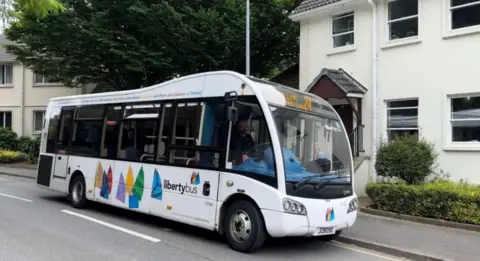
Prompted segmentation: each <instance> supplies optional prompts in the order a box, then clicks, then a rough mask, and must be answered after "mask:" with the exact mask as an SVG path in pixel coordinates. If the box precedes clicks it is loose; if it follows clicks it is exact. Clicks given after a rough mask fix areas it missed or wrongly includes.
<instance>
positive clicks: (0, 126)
mask: <svg viewBox="0 0 480 261" xmlns="http://www.w3.org/2000/svg"><path fill="white" fill-rule="evenodd" d="M6 113H10V115H11V118H12V120H11V124H12V125H11V126H10V128H11V129H13V112H12V111H0V114H4V115H3V122H0V128H5V124H6V123H7V117H5V114H6Z"/></svg>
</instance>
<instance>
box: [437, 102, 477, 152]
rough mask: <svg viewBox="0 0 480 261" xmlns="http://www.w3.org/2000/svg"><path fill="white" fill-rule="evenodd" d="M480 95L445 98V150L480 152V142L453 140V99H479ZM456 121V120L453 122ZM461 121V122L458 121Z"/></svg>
mask: <svg viewBox="0 0 480 261" xmlns="http://www.w3.org/2000/svg"><path fill="white" fill-rule="evenodd" d="M478 96H480V93H457V94H447V95H446V96H445V105H446V106H445V110H444V111H445V116H444V117H445V120H444V123H445V124H444V130H445V131H444V133H445V141H444V142H445V143H444V146H443V149H444V150H447V151H449V150H451V151H480V142H476V141H453V140H452V135H453V131H452V118H451V117H452V115H451V111H452V99H458V98H466V97H478ZM472 120H480V118H479V119H463V120H461V121H472ZM453 121H456V120H453ZM458 121H460V120H458Z"/></svg>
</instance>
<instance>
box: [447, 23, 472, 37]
mask: <svg viewBox="0 0 480 261" xmlns="http://www.w3.org/2000/svg"><path fill="white" fill-rule="evenodd" d="M478 33H480V25H475V26H470V27H464V28H460V29H453V30H448V31H444V32H443V39H450V38H455V37H460V36H466V35H471V34H478Z"/></svg>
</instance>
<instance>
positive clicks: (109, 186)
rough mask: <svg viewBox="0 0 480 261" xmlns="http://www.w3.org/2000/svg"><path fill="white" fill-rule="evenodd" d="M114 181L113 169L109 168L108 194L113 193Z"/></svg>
mask: <svg viewBox="0 0 480 261" xmlns="http://www.w3.org/2000/svg"><path fill="white" fill-rule="evenodd" d="M112 179H113V173H112V167H108V172H107V180H108V194H110V193H112Z"/></svg>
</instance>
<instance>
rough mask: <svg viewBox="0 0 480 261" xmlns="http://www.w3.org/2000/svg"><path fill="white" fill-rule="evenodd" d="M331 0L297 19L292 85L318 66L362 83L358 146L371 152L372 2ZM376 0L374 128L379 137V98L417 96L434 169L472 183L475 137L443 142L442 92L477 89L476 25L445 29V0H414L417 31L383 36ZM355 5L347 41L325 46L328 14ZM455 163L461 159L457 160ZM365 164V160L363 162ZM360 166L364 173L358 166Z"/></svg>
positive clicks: (382, 115)
mask: <svg viewBox="0 0 480 261" xmlns="http://www.w3.org/2000/svg"><path fill="white" fill-rule="evenodd" d="M353 2H356V5H354V6H349V5H344V6H343V7H336V8H335V9H330V10H327V11H325V12H324V13H322V14H318V15H317V16H315V17H313V18H310V19H306V20H303V21H301V30H300V40H301V44H300V89H301V90H305V88H306V87H307V86H308V85H309V84H310V83H311V81H312V80H313V79H314V78H315V77H316V76H317V75H318V74H319V73H320V71H321V69H322V68H331V69H338V68H343V69H344V70H346V71H347V72H348V73H350V74H351V75H352V76H353V77H355V78H356V79H357V80H358V81H359V82H360V83H362V84H363V85H364V86H366V87H367V88H368V89H369V90H368V92H367V94H366V95H365V97H364V98H363V102H362V111H363V113H362V114H363V123H364V124H365V130H364V147H365V149H366V152H365V154H366V155H368V156H370V155H371V144H372V140H371V123H372V121H371V119H372V102H371V94H372V91H371V88H372V81H371V74H372V41H371V36H372V24H371V23H372V9H371V7H370V6H369V5H368V3H367V1H362V2H361V3H359V1H353ZM376 2H377V4H378V13H377V14H378V18H377V30H378V31H377V36H378V37H377V44H378V76H377V81H378V87H377V88H378V89H377V90H378V92H377V104H378V107H377V112H378V114H377V117H378V122H377V123H378V125H377V133H378V136H379V138H386V126H387V120H386V118H387V112H386V103H385V102H386V100H395V99H405V98H418V99H419V109H418V125H419V128H420V131H421V135H422V137H424V138H426V139H427V140H429V141H431V142H433V143H434V145H435V148H436V150H437V152H438V153H439V158H438V159H439V162H438V163H439V170H440V169H441V170H443V171H446V172H448V173H450V174H451V179H453V180H460V179H468V180H469V181H470V182H474V183H480V175H477V174H476V173H475V172H476V171H474V170H475V169H476V168H475V166H477V165H478V163H477V162H478V159H479V158H480V145H458V144H457V145H453V144H451V143H450V142H449V137H450V131H449V128H450V123H449V120H448V117H449V110H450V107H449V100H448V98H447V96H448V95H450V94H463V93H471V94H477V93H480V85H479V83H480V73H478V68H479V67H480V45H479V43H480V34H479V33H478V32H479V31H480V29H476V28H470V29H466V30H463V31H465V33H464V34H460V35H458V33H454V32H451V31H449V30H448V29H447V23H446V21H447V17H448V16H447V14H448V12H449V11H448V7H447V2H448V1H447V0H420V4H419V36H418V37H417V38H412V39H408V40H400V41H398V42H395V43H387V21H386V19H387V17H386V14H387V13H386V2H387V1H384V0H378V1H376ZM342 10H343V11H349V10H355V44H354V45H352V46H349V47H345V48H342V49H341V50H340V51H337V52H334V51H332V37H331V15H332V14H335V13H338V12H341V11H342ZM459 163H461V164H459ZM363 164H364V165H365V166H369V165H370V163H369V162H364V163H363ZM364 172H366V173H364ZM355 175H361V177H359V179H362V180H363V178H364V177H365V175H367V176H369V175H370V173H369V168H367V167H360V168H359V169H358V170H357V173H356V174H355Z"/></svg>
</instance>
